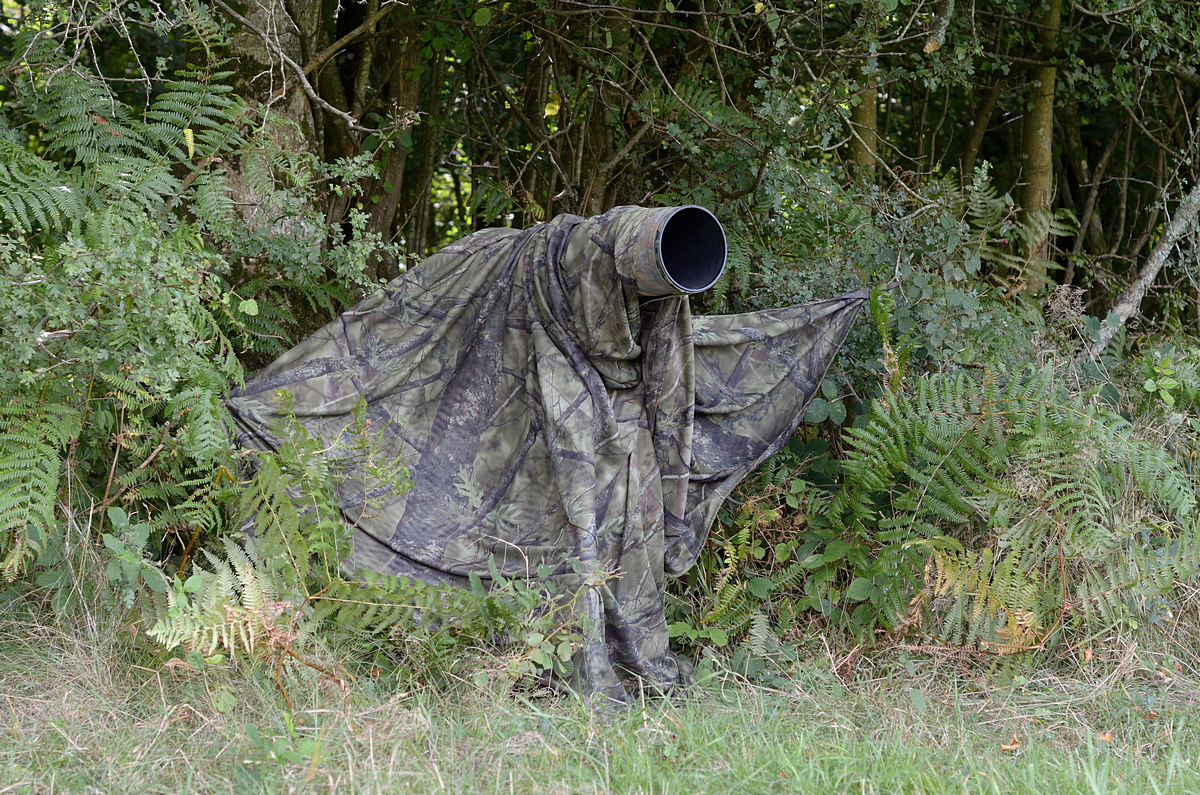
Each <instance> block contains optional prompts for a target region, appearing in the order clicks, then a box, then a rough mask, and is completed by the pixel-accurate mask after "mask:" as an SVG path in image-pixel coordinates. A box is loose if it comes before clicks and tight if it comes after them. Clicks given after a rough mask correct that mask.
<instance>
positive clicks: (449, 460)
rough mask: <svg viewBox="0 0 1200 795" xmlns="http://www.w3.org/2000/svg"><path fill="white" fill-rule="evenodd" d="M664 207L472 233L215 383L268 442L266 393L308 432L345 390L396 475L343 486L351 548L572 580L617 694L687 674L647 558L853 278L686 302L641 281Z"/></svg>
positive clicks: (754, 445)
mask: <svg viewBox="0 0 1200 795" xmlns="http://www.w3.org/2000/svg"><path fill="white" fill-rule="evenodd" d="M660 212H662V211H661V210H647V209H643V208H639V207H618V208H615V209H613V210H611V211H609V212H607V213H605V214H604V215H601V216H597V217H594V218H588V219H584V218H579V217H577V216H571V215H560V216H558V217H556V218H554V219H553V220H552V221H550V222H549V223H544V224H540V225H538V226H536V227H533V228H531V229H526V230H515V229H485V230H483V231H480V232H477V233H475V234H473V235H470V236H469V237H466V238H464V239H462V240H460V241H458V242H457V243H454V244H452V245H450V246H447V247H446V248H444V249H442V250H441V251H439V252H438V253H436V254H434V255H433V256H431V257H430V258H429V259H427V260H426V261H425V262H424V263H422V264H421V265H420V266H418V267H415V268H413V269H412V270H411V271H409V272H408V273H406V274H404V275H402V276H401V277H400V278H398V279H396V280H395V281H393V282H391V283H390V284H388V285H387V287H386V288H385V289H384V291H383V293H382V294H380V295H377V296H374V297H371V298H368V299H366V300H365V301H363V302H362V303H360V304H358V305H357V306H355V307H354V308H353V309H351V310H349V311H348V312H346V313H345V314H343V315H342V316H340V317H338V318H337V319H336V320H334V321H333V322H332V323H330V324H329V325H327V326H326V327H325V328H324V329H322V330H321V331H319V332H317V333H316V334H314V335H312V336H311V337H309V338H308V339H306V340H304V341H303V342H302V343H300V344H299V345H297V346H296V347H295V348H293V349H292V350H291V351H289V352H288V353H286V354H284V355H283V356H282V357H281V358H280V359H279V360H278V361H276V362H275V363H273V364H272V365H270V366H269V367H267V368H266V369H265V370H263V371H262V372H260V373H258V374H257V375H256V376H255V377H254V378H253V379H252V380H250V381H249V382H248V383H247V384H246V386H245V388H244V389H242V390H240V391H238V392H236V393H235V394H234V395H233V396H232V397H231V399H230V400H229V406H230V408H231V409H232V411H233V414H234V417H235V418H236V421H237V424H238V431H239V433H238V439H237V441H238V443H239V444H240V445H242V446H244V447H249V448H255V449H272V448H274V447H275V445H276V442H275V441H274V440H273V439H272V437H271V434H270V432H269V430H268V429H269V428H271V427H274V426H275V419H276V416H277V410H278V405H277V402H276V397H275V391H276V390H282V389H286V390H290V391H291V392H292V394H293V396H294V401H295V413H296V416H297V419H298V420H299V421H300V423H301V424H302V425H304V426H305V427H306V428H307V429H309V431H310V432H312V433H313V434H314V435H316V434H320V436H321V437H323V438H324V439H325V440H326V441H327V442H328V441H331V440H332V439H334V438H336V437H337V436H338V435H339V434H340V433H342V432H343V430H344V429H345V428H346V426H347V424H348V423H349V422H350V412H351V409H352V407H353V406H354V404H355V403H356V401H358V400H359V399H360V396H361V397H362V398H365V401H366V403H367V405H368V411H367V416H368V417H369V419H370V420H371V422H372V425H371V428H372V430H375V429H382V431H383V439H384V441H385V444H386V445H388V446H390V452H391V454H392V455H394V456H400V457H401V459H402V460H403V461H405V462H407V463H408V466H409V467H410V470H411V473H412V479H413V488H412V489H411V490H410V491H408V492H406V493H404V494H395V493H388V492H387V491H386V490H382V489H380V488H379V487H375V488H374V489H372V486H371V484H369V483H368V484H366V485H365V486H364V484H363V482H362V481H361V480H357V479H350V480H346V481H345V482H343V483H342V484H341V486H340V487H339V488H340V493H339V498H340V500H341V507H342V511H343V514H344V516H345V517H346V519H347V521H349V522H351V523H353V524H355V525H356V530H355V533H354V554H353V557H352V559H351V560H350V561H347V565H348V566H350V567H352V568H354V567H364V568H367V569H372V570H375V571H383V572H389V573H392V574H399V575H407V576H410V577H414V578H418V579H420V580H424V581H426V582H431V583H447V584H451V585H458V586H466V585H467V583H468V576H469V575H470V574H471V573H475V574H477V575H478V576H479V577H481V578H483V579H484V580H487V579H489V558H491V559H493V560H494V563H495V566H496V567H497V568H498V570H499V572H500V573H501V574H502V575H503V576H505V577H536V576H537V569H538V567H539V566H541V567H543V568H542V572H543V573H545V571H546V568H545V567H549V568H551V569H553V574H552V575H551V576H552V577H553V578H555V579H556V580H557V583H556V584H557V585H559V586H560V587H562V588H564V589H567V590H569V591H571V592H574V593H577V594H580V597H579V599H578V601H577V603H576V604H577V609H578V610H579V613H580V614H581V615H580V617H581V623H582V625H583V626H584V627H585V628H586V632H587V635H586V637H585V642H584V644H583V648H582V649H581V650H580V651H579V653H577V654H576V657H575V675H574V679H575V681H574V682H573V685H574V686H575V687H576V688H577V689H578V690H579V691H580V692H582V693H583V694H585V695H592V694H602V695H603V696H607V697H609V698H613V699H617V700H621V699H623V698H624V696H625V688H626V687H630V686H632V687H635V688H636V687H640V686H648V687H650V688H651V689H654V690H658V691H660V692H665V691H669V690H670V689H672V688H673V687H676V686H678V685H679V684H681V683H683V682H685V681H686V680H687V678H688V673H689V669H688V666H687V665H686V663H684V662H683V661H680V660H678V659H677V658H676V657H675V656H674V655H673V654H672V653H671V652H670V651H669V649H668V637H667V625H666V621H665V619H664V614H663V581H664V575H672V576H678V575H680V574H682V573H684V572H685V571H687V570H688V569H689V568H690V567H691V566H692V565H693V563H695V561H696V558H697V556H698V555H699V553H700V550H701V547H702V546H703V545H704V543H705V541H706V539H707V537H708V532H709V527H710V526H711V525H712V522H713V519H714V517H715V516H716V513H717V510H718V508H719V507H720V505H721V502H722V500H724V499H725V497H726V496H727V495H728V494H729V493H730V491H732V489H733V488H734V487H735V486H736V485H737V484H738V482H739V481H741V480H742V479H743V478H744V477H745V476H746V475H747V474H749V473H750V472H751V471H753V470H754V469H755V468H756V467H758V466H759V465H760V464H762V462H763V461H764V460H766V459H767V457H769V456H771V455H773V454H774V453H775V452H776V451H778V450H779V448H780V447H781V446H782V445H783V444H785V443H786V442H787V440H788V439H789V438H790V436H791V435H792V433H793V432H794V431H795V430H796V428H797V426H798V425H799V423H800V420H801V417H802V415H803V413H804V410H805V407H806V406H807V404H808V402H809V400H810V399H811V398H812V396H813V394H814V392H815V391H816V390H817V388H818V385H819V384H820V383H821V380H822V378H823V377H824V375H825V371H826V369H827V368H828V366H829V364H830V362H831V361H832V359H833V357H834V355H835V353H836V351H837V349H838V347H839V345H840V344H841V343H842V340H843V339H844V338H845V335H846V333H847V331H848V330H849V327H850V325H851V323H852V322H853V319H854V317H855V316H856V315H857V313H858V311H859V309H860V308H861V306H862V304H863V303H864V301H865V300H866V299H867V297H868V293H867V292H866V291H858V292H853V293H847V294H845V295H842V296H838V297H836V298H832V299H829V300H825V301H814V302H812V303H808V304H804V305H801V306H792V307H787V308H784V309H774V310H766V311H760V312H751V313H747V314H741V315H724V316H712V317H692V315H691V312H690V309H689V301H688V297H687V296H686V295H665V296H664V295H651V296H647V295H646V292H648V291H649V292H656V293H659V292H662V290H661V285H658V286H652V287H651V288H650V289H649V290H648V289H646V288H645V287H644V286H643V288H642V289H639V270H640V271H641V273H642V274H643V276H642V279H641V280H642V281H643V282H645V281H652V279H647V277H646V276H645V275H644V274H645V268H644V266H645V262H646V260H647V257H652V256H654V255H653V250H652V248H651V250H650V251H647V247H646V240H647V235H646V230H647V229H649V228H650V226H651V225H652V224H655V223H657V221H656V220H655V219H656V218H657V216H655V215H654V214H655V213H660ZM364 500H370V501H371V502H372V509H371V510H370V511H364V510H363V506H364ZM613 575H615V576H613ZM562 592H565V591H560V593H562Z"/></svg>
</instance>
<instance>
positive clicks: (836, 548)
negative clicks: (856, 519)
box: [822, 538, 850, 563]
mask: <svg viewBox="0 0 1200 795" xmlns="http://www.w3.org/2000/svg"><path fill="white" fill-rule="evenodd" d="M849 551H850V543H849V542H848V541H843V540H841V539H840V538H837V539H834V540H833V541H830V542H829V543H828V544H826V545H825V554H824V555H823V556H822V557H823V558H824V560H825V562H826V563H833V562H834V561H837V560H841V559H842V558H844V557H846V553H848V552H849Z"/></svg>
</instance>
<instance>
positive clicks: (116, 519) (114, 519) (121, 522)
mask: <svg viewBox="0 0 1200 795" xmlns="http://www.w3.org/2000/svg"><path fill="white" fill-rule="evenodd" d="M107 513H108V523H109V524H111V525H112V526H113V528H114V529H116V530H124V529H125V528H127V527H129V514H127V513H125V511H123V510H121V509H120V508H117V507H116V506H113V507H111V508H109V509H108V511H107Z"/></svg>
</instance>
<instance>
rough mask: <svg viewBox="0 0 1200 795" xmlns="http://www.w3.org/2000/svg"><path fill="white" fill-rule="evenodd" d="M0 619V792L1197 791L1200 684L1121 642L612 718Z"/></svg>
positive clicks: (844, 662) (833, 678)
mask: <svg viewBox="0 0 1200 795" xmlns="http://www.w3.org/2000/svg"><path fill="white" fill-rule="evenodd" d="M3 610H4V609H3V608H0V795H7V794H8V793H50V792H79V793H113V792H120V793H142V792H147V793H150V792H163V793H166V792H170V793H181V792H201V793H209V792H213V793H216V792H239V793H240V792H283V793H292V792H297V793H299V792H346V793H349V792H439V791H449V792H456V793H457V792H513V793H516V792H525V793H535V792H536V793H577V792H615V793H626V792H631V793H632V792H642V793H691V792H721V793H726V792H728V793H739V792H747V793H758V792H818V791H819V792H826V791H829V792H843V791H845V792H850V791H853V792H896V791H905V792H964V791H966V792H996V791H1001V792H1002V791H1018V790H1029V791H1043V792H1046V791H1054V792H1061V793H1070V792H1139V793H1140V792H1149V791H1155V790H1157V791H1162V792H1195V791H1200V772H1198V769H1197V768H1198V766H1200V761H1198V753H1200V729H1198V728H1197V727H1198V726H1200V721H1198V720H1197V718H1198V717H1200V711H1198V710H1197V706H1196V700H1197V688H1196V683H1197V679H1196V678H1195V677H1194V676H1193V672H1191V671H1190V670H1188V669H1187V668H1186V666H1184V665H1183V664H1182V663H1179V662H1177V661H1175V660H1174V659H1173V658H1171V657H1170V655H1168V654H1166V652H1162V651H1155V650H1152V649H1147V648H1142V647H1139V646H1138V645H1137V644H1134V643H1126V644H1124V645H1120V644H1118V645H1116V646H1114V647H1113V648H1114V650H1113V651H1112V652H1110V653H1108V654H1100V653H1095V654H1093V655H1092V656H1091V658H1090V659H1089V660H1087V661H1086V662H1085V661H1083V660H1082V659H1080V661H1079V665H1078V666H1077V670H1071V671H1068V670H1066V669H1065V668H1063V667H1062V666H1061V665H1060V666H1059V668H1058V669H1056V670H1055V671H1050V670H1040V671H1039V670H1033V671H1029V670H1024V671H1022V670H1016V669H1014V670H1004V669H1000V670H994V671H989V670H986V669H980V668H979V667H978V666H977V664H976V663H973V662H971V661H967V660H963V659H960V658H957V657H955V656H952V655H945V654H928V653H921V652H919V651H918V650H915V649H905V648H900V647H897V648H893V649H890V650H884V651H882V652H876V653H874V654H873V655H869V656H868V655H862V654H861V653H857V652H854V651H853V650H851V649H841V650H834V649H828V648H827V647H826V646H825V644H824V642H823V641H822V640H821V639H820V638H819V637H813V638H811V639H810V641H811V644H812V647H811V654H810V655H808V657H807V659H806V662H805V663H804V664H803V665H802V666H801V668H800V670H799V672H798V673H797V675H796V676H795V677H794V678H793V680H792V683H791V684H789V686H788V687H787V688H785V689H772V688H764V687H760V686H755V685H752V684H750V683H747V682H744V681H739V680H738V679H737V677H735V676H733V675H731V674H723V675H720V676H717V677H714V678H713V679H712V680H711V681H710V682H709V683H708V684H707V685H706V686H704V687H703V688H701V689H699V690H698V691H697V692H696V693H695V694H694V695H693V696H691V697H690V698H688V699H687V700H684V701H678V702H670V701H662V700H647V701H645V702H643V703H640V704H637V705H634V706H633V707H631V708H629V709H621V710H615V711H589V710H587V709H585V708H583V707H582V706H581V705H580V704H578V703H577V702H575V701H574V700H571V699H568V698H559V697H552V696H546V695H542V694H537V693H528V692H514V691H513V690H512V689H511V687H510V686H509V685H508V683H507V680H506V679H504V678H503V677H500V676H496V677H493V678H492V679H491V680H490V681H489V683H488V684H487V685H486V686H484V687H478V686H475V685H467V684H463V685H462V686H460V687H457V688H453V689H450V690H445V689H442V690H437V691H435V690H433V689H431V688H428V687H424V686H422V685H421V684H419V683H417V682H410V683H409V684H407V685H404V686H400V685H397V684H395V682H392V681H391V680H390V679H389V675H388V674H387V673H386V672H384V673H382V675H380V676H378V677H377V678H373V677H372V676H370V674H369V673H368V674H367V675H366V676H363V677H361V679H360V680H359V681H358V682H356V683H354V684H353V685H352V686H350V687H349V688H342V687H340V686H338V685H337V684H335V683H333V682H331V681H329V680H328V679H327V678H324V677H322V676H320V675H319V674H316V673H315V672H313V671H311V670H310V669H297V670H295V671H293V672H292V673H291V674H290V675H289V677H288V680H287V685H288V690H289V694H290V697H291V699H292V702H293V709H292V711H291V712H288V711H286V710H285V708H284V702H283V698H282V696H281V695H280V693H279V691H278V689H277V688H276V685H275V681H274V679H273V677H272V676H271V675H270V673H269V672H267V671H263V670H258V669H256V668H254V667H253V666H249V665H243V666H242V667H240V668H236V669H235V668H229V667H222V666H203V667H202V668H200V669H196V668H194V667H192V666H189V665H180V664H178V663H175V664H172V665H166V664H165V663H166V662H167V659H166V658H165V657H164V656H162V655H157V654H156V653H155V652H154V651H153V649H151V648H150V647H148V646H147V645H145V644H144V643H143V642H142V641H141V639H140V638H138V637H136V636H135V634H134V633H133V631H132V628H131V627H129V626H127V625H120V624H116V623H114V622H107V621H104V620H102V619H101V618H99V617H98V615H95V614H93V615H90V616H85V617H81V618H77V619H75V620H74V621H73V622H72V623H70V624H66V623H63V624H59V625H55V624H51V623H47V622H45V621H39V620H33V618H32V617H31V616H30V615H28V614H23V615H22V614H21V613H19V612H17V611H15V610H13V609H11V607H10V609H8V612H7V613H5V612H3ZM1004 664H1008V665H1012V664H1014V663H1012V662H1011V661H1005V663H1004ZM1014 737H1015V738H1016V739H1015V742H1014V741H1013V738H1014ZM1005 748H1007V750H1005Z"/></svg>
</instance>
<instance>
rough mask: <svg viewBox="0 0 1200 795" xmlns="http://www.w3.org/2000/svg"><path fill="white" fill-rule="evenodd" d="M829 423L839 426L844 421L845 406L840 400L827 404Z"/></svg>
mask: <svg viewBox="0 0 1200 795" xmlns="http://www.w3.org/2000/svg"><path fill="white" fill-rule="evenodd" d="M828 411H829V421H830V422H832V423H833V424H834V425H841V424H842V423H843V422H845V421H846V404H845V403H843V402H842V401H840V400H833V401H830V403H829V409H828Z"/></svg>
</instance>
